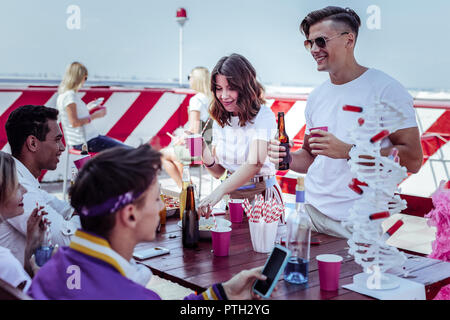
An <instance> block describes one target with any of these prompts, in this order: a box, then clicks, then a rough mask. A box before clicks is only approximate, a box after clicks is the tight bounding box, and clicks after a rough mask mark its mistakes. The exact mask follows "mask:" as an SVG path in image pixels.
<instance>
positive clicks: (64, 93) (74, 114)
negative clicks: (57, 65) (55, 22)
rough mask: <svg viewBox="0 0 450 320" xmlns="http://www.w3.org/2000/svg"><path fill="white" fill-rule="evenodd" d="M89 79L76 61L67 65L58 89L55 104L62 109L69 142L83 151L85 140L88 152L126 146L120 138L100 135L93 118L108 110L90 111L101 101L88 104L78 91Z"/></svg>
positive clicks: (65, 131) (62, 122)
mask: <svg viewBox="0 0 450 320" xmlns="http://www.w3.org/2000/svg"><path fill="white" fill-rule="evenodd" d="M87 79H88V70H87V68H86V67H85V66H84V65H83V64H81V63H79V62H73V63H71V64H70V65H69V66H68V67H67V69H66V73H65V74H64V77H63V80H62V81H61V83H60V85H59V88H58V93H59V95H58V99H57V100H56V105H57V107H58V110H59V112H60V117H61V124H62V126H63V130H64V137H65V139H66V141H67V143H68V144H69V145H70V146H71V147H73V148H75V149H77V150H81V149H82V146H83V144H85V143H86V144H87V149H88V151H89V152H100V151H102V150H105V149H108V148H112V147H116V146H126V145H125V144H123V143H122V142H120V141H118V140H115V139H113V138H110V137H108V136H103V135H100V134H99V132H98V131H97V129H96V128H95V126H94V125H93V124H92V123H91V122H92V120H95V119H98V118H102V117H104V116H105V115H106V109H105V108H100V109H99V110H97V111H94V112H92V113H91V114H90V113H89V110H91V109H93V108H95V107H96V106H98V105H99V104H100V103H99V102H98V101H97V100H94V101H91V102H89V103H88V104H87V105H86V104H85V103H84V102H83V100H81V98H80V97H79V95H78V90H80V89H81V87H83V85H84V83H85V82H86V81H87Z"/></svg>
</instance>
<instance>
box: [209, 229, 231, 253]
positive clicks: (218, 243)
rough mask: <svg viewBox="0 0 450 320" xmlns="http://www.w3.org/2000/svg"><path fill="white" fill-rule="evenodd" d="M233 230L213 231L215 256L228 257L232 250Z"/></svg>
mask: <svg viewBox="0 0 450 320" xmlns="http://www.w3.org/2000/svg"><path fill="white" fill-rule="evenodd" d="M230 238H231V228H229V227H217V228H214V229H211V239H212V247H213V251H214V255H216V256H219V257H225V256H228V251H229V249H230Z"/></svg>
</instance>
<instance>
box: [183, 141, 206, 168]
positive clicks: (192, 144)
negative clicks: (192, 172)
mask: <svg viewBox="0 0 450 320" xmlns="http://www.w3.org/2000/svg"><path fill="white" fill-rule="evenodd" d="M186 145H187V148H188V149H189V153H190V154H191V158H194V159H193V161H192V163H193V164H201V163H202V161H201V158H202V150H203V139H202V136H201V135H199V134H191V135H188V136H187V137H186Z"/></svg>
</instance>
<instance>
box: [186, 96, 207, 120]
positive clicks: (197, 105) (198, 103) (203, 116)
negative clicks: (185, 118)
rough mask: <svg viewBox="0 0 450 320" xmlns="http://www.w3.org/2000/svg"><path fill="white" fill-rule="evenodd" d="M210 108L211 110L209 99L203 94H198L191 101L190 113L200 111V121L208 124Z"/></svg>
mask: <svg viewBox="0 0 450 320" xmlns="http://www.w3.org/2000/svg"><path fill="white" fill-rule="evenodd" d="M208 108H209V99H208V97H207V96H206V95H205V94H203V93H201V92H199V93H197V94H196V95H195V96H193V97H192V98H191V99H190V100H189V108H188V112H191V111H199V112H200V120H201V121H203V122H206V120H208V117H209V113H208Z"/></svg>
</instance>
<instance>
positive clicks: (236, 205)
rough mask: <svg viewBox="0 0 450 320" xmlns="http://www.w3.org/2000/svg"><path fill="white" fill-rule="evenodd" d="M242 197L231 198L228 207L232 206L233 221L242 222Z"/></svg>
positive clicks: (231, 217) (231, 219)
mask: <svg viewBox="0 0 450 320" xmlns="http://www.w3.org/2000/svg"><path fill="white" fill-rule="evenodd" d="M243 202H244V200H242V199H230V201H229V202H228V207H229V208H230V221H231V222H233V223H241V222H242V219H243V217H244V208H242V203H243Z"/></svg>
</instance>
